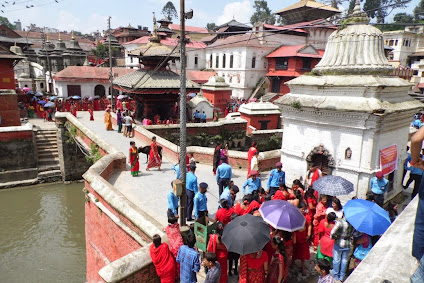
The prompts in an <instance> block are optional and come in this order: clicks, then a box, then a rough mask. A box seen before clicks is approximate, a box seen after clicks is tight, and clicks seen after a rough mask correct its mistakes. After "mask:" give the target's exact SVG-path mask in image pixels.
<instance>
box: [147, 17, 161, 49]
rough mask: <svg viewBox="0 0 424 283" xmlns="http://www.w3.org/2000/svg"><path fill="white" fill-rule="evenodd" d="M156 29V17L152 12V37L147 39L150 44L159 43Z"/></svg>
mask: <svg viewBox="0 0 424 283" xmlns="http://www.w3.org/2000/svg"><path fill="white" fill-rule="evenodd" d="M157 29H158V26H157V24H156V15H155V12H153V35H152V37H151V38H150V39H149V41H150V42H155V43H160V38H159V36H158V31H157Z"/></svg>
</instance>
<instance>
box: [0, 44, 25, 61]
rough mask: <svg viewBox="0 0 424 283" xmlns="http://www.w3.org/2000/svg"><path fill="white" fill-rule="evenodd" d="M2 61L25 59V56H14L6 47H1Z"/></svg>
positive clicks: (0, 56)
mask: <svg viewBox="0 0 424 283" xmlns="http://www.w3.org/2000/svg"><path fill="white" fill-rule="evenodd" d="M0 59H25V56H20V55H16V54H13V53H12V52H10V51H9V50H8V49H7V48H6V47H5V46H3V45H0Z"/></svg>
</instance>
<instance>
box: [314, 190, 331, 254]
mask: <svg viewBox="0 0 424 283" xmlns="http://www.w3.org/2000/svg"><path fill="white" fill-rule="evenodd" d="M327 207H328V196H326V195H321V196H320V197H319V203H318V204H317V209H316V211H315V215H314V222H313V224H314V242H313V245H314V249H315V250H317V249H318V244H319V235H318V225H319V223H320V222H321V220H323V219H325V215H326V214H325V211H326V210H327Z"/></svg>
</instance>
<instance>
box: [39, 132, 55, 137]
mask: <svg viewBox="0 0 424 283" xmlns="http://www.w3.org/2000/svg"><path fill="white" fill-rule="evenodd" d="M56 136H57V134H56V132H53V133H39V132H37V134H36V137H37V138H38V137H56Z"/></svg>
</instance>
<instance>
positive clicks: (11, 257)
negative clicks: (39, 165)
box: [0, 183, 86, 283]
mask: <svg viewBox="0 0 424 283" xmlns="http://www.w3.org/2000/svg"><path fill="white" fill-rule="evenodd" d="M82 188H83V184H82V183H74V184H70V185H65V184H62V183H57V184H43V185H36V186H30V187H24V188H15V189H8V190H0V282H7V283H10V282H19V283H21V282H85V263H86V262H85V232H84V193H83V192H82Z"/></svg>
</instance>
